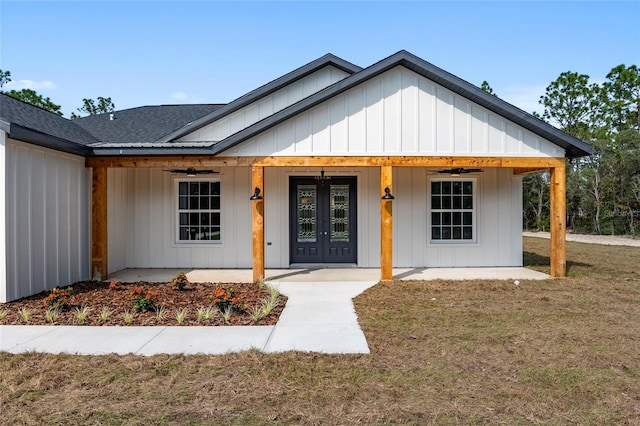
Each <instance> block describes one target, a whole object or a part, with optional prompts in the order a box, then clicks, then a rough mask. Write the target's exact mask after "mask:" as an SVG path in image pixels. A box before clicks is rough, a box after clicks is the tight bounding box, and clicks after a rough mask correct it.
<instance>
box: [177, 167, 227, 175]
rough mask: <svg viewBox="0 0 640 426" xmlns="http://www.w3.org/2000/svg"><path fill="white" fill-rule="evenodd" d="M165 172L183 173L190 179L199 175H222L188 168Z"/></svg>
mask: <svg viewBox="0 0 640 426" xmlns="http://www.w3.org/2000/svg"><path fill="white" fill-rule="evenodd" d="M165 172H171V173H182V174H185V175H187V176H189V177H194V176H197V175H215V174H218V173H220V172H216V171H214V170H196V169H195V168H194V167H188V168H186V169H168V170H165Z"/></svg>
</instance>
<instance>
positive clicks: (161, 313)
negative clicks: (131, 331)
mask: <svg viewBox="0 0 640 426" xmlns="http://www.w3.org/2000/svg"><path fill="white" fill-rule="evenodd" d="M166 316H167V310H166V309H165V307H164V306H158V307H157V308H156V321H157V322H162V321H163V320H164V318H165V317H166Z"/></svg>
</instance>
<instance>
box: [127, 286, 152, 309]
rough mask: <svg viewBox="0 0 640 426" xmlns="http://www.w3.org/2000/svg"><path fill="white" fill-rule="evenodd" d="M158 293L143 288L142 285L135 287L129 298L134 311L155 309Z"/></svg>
mask: <svg viewBox="0 0 640 426" xmlns="http://www.w3.org/2000/svg"><path fill="white" fill-rule="evenodd" d="M157 297H158V293H157V292H155V291H153V290H146V291H145V290H143V289H142V287H136V288H135V289H134V290H133V291H132V292H131V300H132V303H133V307H134V309H135V311H136V312H149V311H155V310H156V301H157V300H156V299H157Z"/></svg>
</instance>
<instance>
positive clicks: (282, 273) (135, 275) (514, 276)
mask: <svg viewBox="0 0 640 426" xmlns="http://www.w3.org/2000/svg"><path fill="white" fill-rule="evenodd" d="M178 272H184V273H186V274H187V277H188V278H189V280H190V281H192V282H224V283H232V282H240V283H250V282H253V271H252V270H251V269H189V270H184V269H172V268H167V269H164V268H149V269H123V270H121V271H118V272H114V273H113V274H111V275H110V277H109V278H110V279H112V280H120V281H122V282H138V281H147V282H169V281H171V278H172V277H173V276H175V275H176V274H177V273H178ZM265 278H266V280H268V281H278V282H345V281H346V282H359V281H373V282H377V281H379V280H380V269H379V268H356V267H352V268H327V267H319V266H314V267H306V268H295V269H266V270H265ZM548 278H551V277H550V276H549V275H547V274H544V273H542V272H538V271H534V270H532V269H528V268H522V267H499V268H494V267H491V268H393V279H394V280H406V281H409V280H425V281H429V280H546V279H548Z"/></svg>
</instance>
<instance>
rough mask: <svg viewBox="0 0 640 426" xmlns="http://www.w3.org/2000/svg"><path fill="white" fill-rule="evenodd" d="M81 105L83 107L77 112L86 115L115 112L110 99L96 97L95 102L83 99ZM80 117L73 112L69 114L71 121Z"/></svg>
mask: <svg viewBox="0 0 640 426" xmlns="http://www.w3.org/2000/svg"><path fill="white" fill-rule="evenodd" d="M82 103H83V105H82V107H80V108H78V111H79V112H81V113H83V114H87V115H98V114H105V113H109V112H113V111H114V110H115V105H114V104H113V102H112V101H111V98H103V97H102V96H98V99H97V102H96V101H95V100H93V99H87V98H84V99H83V100H82ZM80 117H81V115H78V114H76V113H75V112H72V113H71V119H72V120H75V119H76V118H80Z"/></svg>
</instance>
